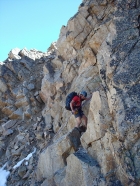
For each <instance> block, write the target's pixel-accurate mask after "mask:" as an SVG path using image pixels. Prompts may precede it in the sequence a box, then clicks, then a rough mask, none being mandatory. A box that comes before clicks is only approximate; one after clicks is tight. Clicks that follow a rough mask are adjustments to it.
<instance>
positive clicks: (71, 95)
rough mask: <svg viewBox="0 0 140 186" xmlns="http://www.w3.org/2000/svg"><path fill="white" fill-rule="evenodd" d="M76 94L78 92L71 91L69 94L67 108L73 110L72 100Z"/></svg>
mask: <svg viewBox="0 0 140 186" xmlns="http://www.w3.org/2000/svg"><path fill="white" fill-rule="evenodd" d="M74 96H77V93H76V92H71V93H70V94H68V95H67V97H66V102H65V109H67V110H69V111H71V108H70V102H71V100H72V99H73V98H74Z"/></svg>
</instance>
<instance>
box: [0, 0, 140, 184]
mask: <svg viewBox="0 0 140 186" xmlns="http://www.w3.org/2000/svg"><path fill="white" fill-rule="evenodd" d="M139 38H140V3H139V1H137V0H133V1H132V0H130V1H126V0H114V1H113V0H83V2H82V3H81V5H80V6H79V9H78V12H77V13H76V14H75V15H74V16H73V17H72V18H71V19H70V20H69V21H68V23H67V26H62V28H61V31H60V36H59V39H58V40H57V42H56V43H52V44H51V46H50V48H49V49H48V51H47V52H46V53H42V52H40V51H37V50H30V51H28V50H27V49H23V50H20V49H14V50H12V51H10V53H9V55H8V59H7V60H5V62H4V64H1V65H0V119H1V126H0V127H1V128H0V135H1V136H0V148H1V149H0V154H1V162H3V164H4V162H6V161H7V162H8V164H7V169H8V170H10V171H11V175H10V178H9V180H8V185H10V186H11V185H42V186H46V185H54V186H71V185H75V186H80V185H82V186H93V185H94V186H97V185H98V186H106V185H107V186H112V185H116V186H121V185H123V186H128V185H131V186H132V185H133V186H134V185H140V161H139V159H140V153H139V151H140V150H139V146H140V104H139V103H140V61H139V59H140V51H139V48H140V41H139ZM81 90H86V91H87V93H88V96H89V95H90V94H92V98H91V100H90V101H88V102H85V104H84V105H83V111H84V113H85V115H86V116H87V118H88V127H87V130H86V132H85V133H84V134H83V135H82V136H81V135H80V133H79V132H78V131H76V129H73V128H74V126H75V118H74V116H73V115H72V114H71V113H70V112H69V111H67V110H65V98H66V95H67V94H68V93H70V92H72V91H76V92H78V93H79V92H80V91H81ZM33 146H35V147H36V148H37V150H36V153H35V154H34V155H33V157H32V158H31V159H30V160H28V161H27V162H23V163H22V165H21V166H20V167H19V168H18V170H16V171H14V170H13V168H12V167H13V166H14V164H15V163H16V162H17V161H20V160H22V159H23V158H25V157H26V156H27V155H28V154H29V153H30V152H31V151H32V148H33Z"/></svg>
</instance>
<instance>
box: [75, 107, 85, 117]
mask: <svg viewBox="0 0 140 186" xmlns="http://www.w3.org/2000/svg"><path fill="white" fill-rule="evenodd" d="M77 111H78V113H77V114H74V116H75V118H78V117H80V118H82V116H83V115H84V113H83V111H82V109H81V108H79V109H77Z"/></svg>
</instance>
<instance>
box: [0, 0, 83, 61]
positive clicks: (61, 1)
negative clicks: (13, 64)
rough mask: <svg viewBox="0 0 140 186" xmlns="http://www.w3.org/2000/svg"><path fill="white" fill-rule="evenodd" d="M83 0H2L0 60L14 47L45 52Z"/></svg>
mask: <svg viewBox="0 0 140 186" xmlns="http://www.w3.org/2000/svg"><path fill="white" fill-rule="evenodd" d="M81 3H82V0H70V1H67V0H52V1H50V0H0V61H4V60H5V59H6V58H7V57H8V53H9V52H10V50H11V49H13V48H16V47H18V48H20V49H23V48H24V47H26V48H27V49H28V50H30V49H32V48H35V49H37V50H41V51H42V52H45V51H46V50H47V48H48V47H49V46H50V44H51V43H52V42H53V41H56V40H57V39H58V37H59V34H60V29H61V27H62V25H67V22H68V20H69V19H70V18H71V17H72V16H73V15H74V14H75V13H76V12H77V11H78V7H79V5H80V4H81Z"/></svg>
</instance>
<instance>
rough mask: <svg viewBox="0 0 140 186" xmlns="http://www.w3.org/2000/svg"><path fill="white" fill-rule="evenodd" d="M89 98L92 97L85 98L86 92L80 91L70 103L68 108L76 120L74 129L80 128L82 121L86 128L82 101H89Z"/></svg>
mask: <svg viewBox="0 0 140 186" xmlns="http://www.w3.org/2000/svg"><path fill="white" fill-rule="evenodd" d="M91 97H92V96H90V97H89V98H87V92H86V91H82V92H81V93H80V94H79V95H77V96H74V98H73V99H72V101H71V102H70V108H71V110H72V113H73V114H74V116H75V118H76V127H77V128H78V129H79V127H80V124H81V122H82V120H83V121H84V125H85V127H86V128H87V117H86V116H85V115H84V113H83V111H82V101H85V100H89V99H91ZM85 130H86V129H85Z"/></svg>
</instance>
